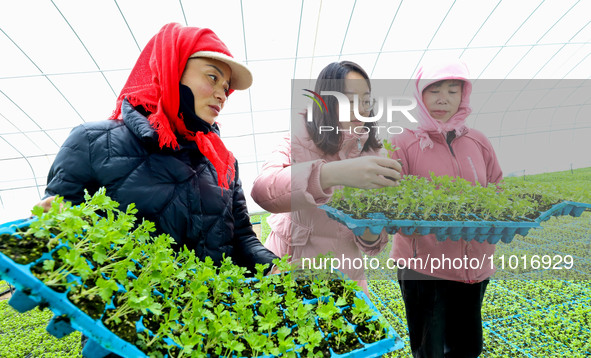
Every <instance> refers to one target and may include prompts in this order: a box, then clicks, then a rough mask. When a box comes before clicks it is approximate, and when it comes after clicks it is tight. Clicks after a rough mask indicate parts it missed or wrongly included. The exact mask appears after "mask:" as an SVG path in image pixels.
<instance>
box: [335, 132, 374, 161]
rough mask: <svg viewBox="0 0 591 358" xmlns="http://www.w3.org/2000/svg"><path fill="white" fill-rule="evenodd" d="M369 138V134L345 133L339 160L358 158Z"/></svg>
mask: <svg viewBox="0 0 591 358" xmlns="http://www.w3.org/2000/svg"><path fill="white" fill-rule="evenodd" d="M368 138H369V134H367V133H364V134H357V133H348V132H343V143H342V144H341V149H340V150H339V153H338V155H339V158H340V159H347V158H352V157H358V156H359V155H360V154H361V151H362V150H363V147H364V146H365V142H367V139H368Z"/></svg>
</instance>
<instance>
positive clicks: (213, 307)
mask: <svg viewBox="0 0 591 358" xmlns="http://www.w3.org/2000/svg"><path fill="white" fill-rule="evenodd" d="M85 199H86V202H84V203H82V204H80V205H78V206H72V205H71V204H70V203H67V202H65V201H63V199H62V198H60V197H58V198H56V200H55V201H54V202H53V203H52V207H51V209H50V211H49V212H47V213H43V212H42V209H41V208H35V209H34V211H33V214H34V215H36V216H38V220H37V221H34V222H32V223H31V224H30V225H29V227H28V228H26V229H23V230H21V231H20V232H18V233H17V234H15V235H3V236H2V237H1V238H0V239H1V241H0V242H1V244H0V248H1V250H2V253H3V254H5V255H6V256H8V257H10V258H11V259H13V260H14V261H15V262H18V263H20V264H29V265H30V268H31V273H32V274H33V275H35V276H36V277H37V278H39V279H40V280H41V281H43V282H44V283H45V285H46V286H48V287H50V288H52V289H53V290H55V291H58V292H64V293H65V294H66V295H67V297H68V299H69V300H70V301H71V302H72V303H73V304H75V305H76V306H77V307H78V308H79V309H80V310H82V311H83V312H85V313H86V314H88V315H89V316H90V317H92V318H93V319H96V320H97V321H100V322H102V324H103V325H104V326H105V327H106V328H108V329H109V330H111V332H113V333H115V334H117V335H118V336H119V337H120V338H122V339H124V340H126V341H127V342H129V343H131V344H133V345H135V346H136V347H138V348H139V349H140V350H141V351H143V352H145V353H146V355H148V356H150V357H164V356H168V357H183V356H187V357H188V356H190V357H207V356H209V357H216V356H220V357H234V356H237V357H256V356H269V355H272V356H284V357H296V356H297V354H298V353H299V354H301V355H302V356H306V357H327V356H330V355H331V350H332V351H335V352H339V353H344V352H349V351H351V350H355V349H357V348H360V347H362V346H363V343H362V342H360V340H359V339H358V337H361V339H362V340H363V341H365V342H366V343H369V342H371V339H373V340H380V339H384V338H388V337H387V329H386V328H387V327H388V326H389V325H388V324H387V323H386V322H385V321H384V320H382V319H377V318H376V317H375V314H376V312H375V311H374V310H373V309H372V307H371V306H369V305H368V303H367V302H366V301H365V300H363V299H360V298H359V295H358V290H359V287H358V286H357V285H356V283H355V282H354V281H350V280H346V279H343V278H341V277H338V276H336V277H335V276H330V277H324V276H321V275H319V274H318V273H314V272H302V271H301V270H300V271H298V270H293V269H292V267H291V266H290V264H288V263H287V259H286V258H284V259H282V260H276V262H275V264H276V265H277V267H278V268H279V270H280V271H281V272H282V273H281V274H277V275H268V276H265V275H264V270H265V269H266V266H264V265H257V267H256V269H257V272H256V273H254V278H247V276H248V275H249V274H250V273H249V272H247V270H246V269H245V268H242V267H239V266H236V265H234V264H233V263H232V261H231V260H230V259H229V258H225V259H224V260H223V261H222V262H221V264H219V265H218V266H216V265H214V263H213V261H212V260H211V259H210V258H208V257H207V258H205V259H204V260H200V259H198V258H197V257H196V256H195V253H194V252H193V251H191V250H188V249H186V248H184V249H182V250H180V251H178V252H177V251H174V250H173V249H172V247H171V244H172V243H173V241H174V240H173V239H172V238H171V237H170V236H168V235H160V236H153V235H152V234H153V232H154V224H153V223H151V222H149V221H142V222H137V220H136V218H135V216H134V214H136V212H137V210H136V209H135V208H134V206H133V205H130V206H129V207H128V208H127V209H126V211H121V210H119V209H118V206H119V204H118V203H117V202H115V201H113V200H111V199H110V198H109V197H108V196H106V195H105V190H104V189H102V188H101V189H100V190H99V191H98V192H97V193H95V194H94V195H93V196H90V195H88V194H86V196H85ZM99 213H100V215H99ZM27 250H29V251H27ZM335 292H338V294H337V293H335ZM346 308H348V309H349V311H350V312H351V315H352V316H351V318H350V319H346V318H345V317H344V316H343V315H342V314H341V312H342V311H343V309H346ZM66 318H67V317H66ZM356 331H357V332H358V333H357V334H356V333H355V332H356Z"/></svg>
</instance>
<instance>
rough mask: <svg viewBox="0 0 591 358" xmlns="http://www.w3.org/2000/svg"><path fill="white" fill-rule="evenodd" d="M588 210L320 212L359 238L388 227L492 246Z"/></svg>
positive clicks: (575, 206) (570, 206)
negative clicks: (392, 215) (506, 216)
mask: <svg viewBox="0 0 591 358" xmlns="http://www.w3.org/2000/svg"><path fill="white" fill-rule="evenodd" d="M588 208H591V204H584V203H575V202H570V201H563V202H562V203H559V204H556V205H554V206H553V207H552V208H550V209H548V210H547V211H545V212H543V213H541V214H540V215H539V216H538V218H537V219H536V220H534V221H484V220H481V221H427V220H392V219H388V218H387V217H386V216H385V215H384V214H383V213H370V214H368V217H370V219H355V218H353V217H351V216H350V215H349V214H345V213H344V212H342V211H340V210H337V209H335V208H333V207H330V206H328V205H322V206H320V209H322V210H324V211H325V212H326V214H327V215H328V217H330V218H331V219H334V220H336V221H338V222H340V223H341V224H343V225H345V226H347V227H348V228H349V229H350V230H352V231H353V233H354V234H355V235H357V236H361V235H363V233H364V232H365V230H366V229H369V230H370V231H371V232H372V233H373V234H378V233H380V232H381V231H382V229H384V228H385V229H386V232H388V233H389V234H394V233H396V232H398V230H400V231H401V232H402V233H403V234H405V235H411V234H420V235H428V234H435V236H436V237H437V240H438V241H445V240H447V239H450V240H452V241H457V240H460V239H463V240H465V241H471V240H476V241H478V242H484V241H487V242H489V243H491V244H496V243H498V242H499V241H502V242H504V243H510V242H511V241H513V238H514V237H515V235H516V234H519V235H522V236H525V235H527V233H528V232H529V230H530V229H532V228H536V227H540V226H541V225H540V223H541V222H543V221H546V220H548V219H550V218H551V217H552V216H559V215H571V216H575V217H579V216H581V214H582V213H583V211H585V209H588Z"/></svg>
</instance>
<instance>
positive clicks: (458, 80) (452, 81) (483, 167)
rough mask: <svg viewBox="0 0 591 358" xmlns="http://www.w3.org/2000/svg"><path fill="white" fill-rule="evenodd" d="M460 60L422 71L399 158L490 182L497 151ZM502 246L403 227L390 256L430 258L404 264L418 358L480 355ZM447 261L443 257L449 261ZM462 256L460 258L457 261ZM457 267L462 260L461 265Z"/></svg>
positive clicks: (414, 167)
mask: <svg viewBox="0 0 591 358" xmlns="http://www.w3.org/2000/svg"><path fill="white" fill-rule="evenodd" d="M468 77H469V76H468V70H467V68H466V65H465V64H464V63H463V62H460V61H450V62H445V63H439V64H438V65H436V66H432V67H425V66H424V67H423V68H422V69H420V70H419V72H418V78H417V80H416V91H415V98H416V100H417V103H418V121H419V126H418V129H417V130H414V131H413V130H405V131H404V132H403V133H401V134H399V135H395V136H393V137H392V138H391V141H392V143H394V144H395V145H396V146H398V147H399V148H400V150H398V151H395V152H394V154H393V157H394V158H396V159H400V160H401V161H402V164H403V166H402V173H403V174H404V175H407V174H411V175H418V176H422V177H427V178H429V177H430V173H431V172H433V173H435V174H436V175H438V176H441V175H448V176H452V177H462V178H464V179H466V180H469V181H471V182H472V183H480V185H482V186H486V185H487V184H488V183H497V182H499V181H500V180H501V179H502V172H501V168H500V166H499V163H498V162H497V157H496V155H495V152H494V150H493V147H492V145H491V144H490V142H489V141H488V139H487V138H486V137H485V136H484V135H483V134H482V133H481V132H479V131H477V130H475V129H472V128H468V127H466V124H465V121H466V117H467V116H468V115H469V114H470V112H471V108H470V93H471V92H472V84H471V82H470V80H469V79H468ZM494 250H495V246H494V245H491V244H489V243H487V242H483V243H478V242H476V241H475V240H472V241H470V242H466V241H464V240H459V241H451V240H446V241H443V242H439V241H437V240H436V238H435V235H433V234H432V235H426V236H420V235H411V236H406V235H403V234H400V233H398V234H396V235H395V236H394V240H393V245H392V252H391V255H390V256H391V257H392V258H394V259H396V260H397V262H400V261H399V260H403V261H402V262H407V263H410V262H413V260H409V259H411V258H413V259H414V260H415V261H414V262H425V263H426V265H424V266H423V267H420V266H417V267H414V265H413V267H410V268H409V267H407V268H400V269H399V270H398V280H399V284H400V288H401V291H402V296H403V298H404V303H405V306H406V317H407V322H408V329H409V335H410V344H411V350H412V353H413V356H415V357H430V358H432V357H477V356H478V355H479V354H480V353H481V351H482V344H483V341H482V319H481V308H482V301H483V298H484V292H485V290H486V286H487V284H488V278H489V277H490V276H491V275H492V274H493V273H494V268H493V267H491V265H490V261H489V260H488V257H489V256H490V255H491V254H493V253H494ZM464 257H467V258H468V260H466V261H462V262H470V260H469V259H471V258H477V259H478V260H483V257H486V258H487V259H486V260H484V261H483V262H484V265H482V267H481V268H477V269H472V268H470V267H462V268H459V269H457V268H456V269H454V268H449V267H446V268H444V269H437V270H435V269H434V268H435V267H431V266H430V263H429V261H430V259H431V258H438V259H440V260H442V259H444V258H445V259H450V260H449V261H447V262H453V260H454V259H457V258H459V259H462V260H463V259H464ZM442 262H443V261H442ZM455 262H456V263H457V262H460V261H457V260H456V261H455ZM456 267H457V266H456Z"/></svg>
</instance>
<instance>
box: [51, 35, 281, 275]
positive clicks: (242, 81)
mask: <svg viewBox="0 0 591 358" xmlns="http://www.w3.org/2000/svg"><path fill="white" fill-rule="evenodd" d="M251 83H252V75H251V73H250V71H249V70H248V69H247V68H246V67H245V66H244V65H242V64H240V63H238V62H237V61H235V60H234V59H233V57H232V55H231V53H230V51H229V50H228V48H227V47H226V46H225V45H224V43H223V42H222V41H221V40H220V39H219V38H218V37H217V36H216V34H215V33H214V32H213V31H211V30H209V29H204V28H196V27H183V26H181V25H179V24H175V23H171V24H167V25H165V26H164V27H162V29H161V30H160V31H159V32H158V33H157V34H156V35H155V36H154V37H153V38H152V39H151V40H150V41H149V42H148V44H147V45H146V47H145V48H144V50H143V51H142V53H141V54H140V57H139V58H138V60H137V63H136V64H135V66H134V68H133V70H132V71H131V74H130V75H129V78H128V80H127V82H126V84H125V86H124V88H123V90H122V91H121V94H120V95H119V97H118V99H117V105H116V109H115V111H114V112H113V115H112V116H111V118H110V120H105V121H101V122H94V123H85V124H83V125H80V126H78V127H76V128H74V130H73V131H72V133H71V134H70V136H69V137H68V138H67V139H66V141H65V143H64V144H63V146H62V148H61V149H60V151H59V153H58V154H57V157H56V158H55V161H54V163H53V165H52V167H51V169H50V172H49V176H48V184H47V189H46V192H45V193H46V195H45V197H46V198H45V199H44V200H43V201H42V203H41V205H42V206H45V207H47V206H48V205H49V203H50V202H51V200H52V198H53V197H54V196H55V195H61V196H63V197H64V199H65V200H68V201H71V202H72V203H75V204H77V203H80V202H82V201H83V200H84V190H85V189H87V190H88V191H89V192H90V193H93V192H95V191H96V190H97V189H98V188H99V187H105V188H106V190H107V195H109V196H110V197H111V198H113V199H114V200H116V201H117V202H119V203H120V204H121V205H122V207H126V206H127V205H129V204H131V203H135V205H136V208H137V209H138V216H139V217H141V218H145V219H148V220H150V221H153V222H154V223H155V225H156V229H157V232H158V233H167V234H169V235H171V236H172V237H173V238H174V239H175V241H176V246H177V247H178V248H180V247H182V246H187V247H188V248H189V249H192V250H194V251H195V253H196V255H197V256H198V257H199V258H204V257H206V256H209V257H211V258H212V259H213V261H214V262H215V263H219V262H220V261H221V260H222V258H223V256H224V255H226V256H229V257H231V258H232V259H233V261H234V262H235V263H236V264H238V265H241V266H245V267H247V268H248V269H250V270H251V271H252V272H254V270H255V264H257V263H260V264H268V266H269V267H270V266H271V263H272V260H273V259H275V258H277V256H275V255H274V254H273V253H272V252H270V251H269V250H267V249H266V248H264V247H263V246H262V244H261V243H260V241H259V240H258V239H257V237H256V235H255V233H254V232H253V230H252V226H251V224H250V220H249V216H248V212H247V208H246V201H245V198H244V194H243V190H242V185H241V182H240V179H239V176H238V166H237V163H236V160H235V159H234V156H233V155H232V153H231V152H230V151H228V150H227V149H226V147H225V146H224V144H223V142H222V141H221V139H220V137H219V128H218V126H217V124H216V122H215V120H216V117H217V116H218V114H219V113H220V111H221V110H222V109H223V108H224V104H225V103H226V100H227V98H228V96H229V95H230V94H231V93H232V92H233V91H234V90H244V89H246V88H248V87H249V86H250V85H251Z"/></svg>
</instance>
